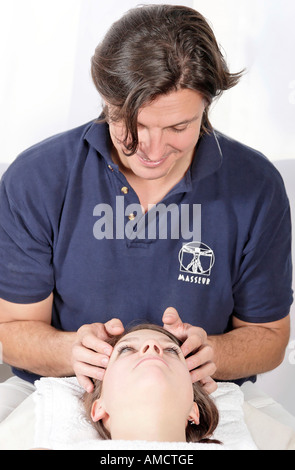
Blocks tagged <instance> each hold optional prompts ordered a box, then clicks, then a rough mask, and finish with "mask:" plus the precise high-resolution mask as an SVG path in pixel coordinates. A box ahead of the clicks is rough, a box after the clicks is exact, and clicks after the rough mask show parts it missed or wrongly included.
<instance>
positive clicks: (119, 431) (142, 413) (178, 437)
mask: <svg viewBox="0 0 295 470" xmlns="http://www.w3.org/2000/svg"><path fill="white" fill-rule="evenodd" d="M182 421H183V420H181V419H180V417H179V416H177V415H176V416H175V415H173V413H171V410H170V412H169V413H163V412H160V413H152V412H151V411H149V413H148V416H147V412H146V409H144V410H132V413H131V412H130V410H129V411H127V412H126V413H124V412H123V413H122V414H121V416H117V417H116V419H115V420H112V418H110V432H111V436H112V440H128V441H152V442H186V435H185V426H186V423H183V422H182Z"/></svg>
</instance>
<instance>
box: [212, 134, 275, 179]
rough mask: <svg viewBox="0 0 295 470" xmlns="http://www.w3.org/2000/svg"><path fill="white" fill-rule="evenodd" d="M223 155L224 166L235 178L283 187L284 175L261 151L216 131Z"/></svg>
mask: <svg viewBox="0 0 295 470" xmlns="http://www.w3.org/2000/svg"><path fill="white" fill-rule="evenodd" d="M214 133H215V137H216V139H217V141H218V144H219V146H220V149H221V152H222V156H223V167H224V169H225V170H227V172H228V173H230V174H231V175H232V177H233V179H234V180H236V181H237V180H238V181H244V182H245V184H249V186H252V184H257V182H259V181H260V182H261V183H263V185H266V184H267V185H269V184H271V185H275V186H278V187H283V186H284V184H283V180H282V177H281V175H280V173H279V171H278V170H277V168H276V167H275V165H274V164H273V163H272V162H271V160H270V159H269V158H268V157H267V156H266V155H264V154H263V153H262V152H261V151H259V150H257V149H254V148H252V147H250V146H248V145H246V144H244V143H242V142H240V141H238V140H235V139H233V138H231V137H229V136H227V135H225V134H223V133H221V132H219V131H216V130H215V131H214Z"/></svg>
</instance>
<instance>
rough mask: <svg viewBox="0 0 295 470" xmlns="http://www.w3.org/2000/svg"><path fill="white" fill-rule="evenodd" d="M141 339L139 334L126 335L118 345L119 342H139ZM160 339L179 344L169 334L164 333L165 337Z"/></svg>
mask: <svg viewBox="0 0 295 470" xmlns="http://www.w3.org/2000/svg"><path fill="white" fill-rule="evenodd" d="M139 340H140V338H139V337H138V336H129V337H127V338H126V337H125V336H124V338H121V339H120V341H118V342H117V344H116V346H118V344H120V343H123V342H129V341H131V342H132V341H137V342H138V341H139ZM160 341H161V342H162V341H164V342H165V343H170V344H171V343H173V344H176V346H178V344H177V343H176V342H175V341H173V339H171V338H169V336H164V335H163V338H160Z"/></svg>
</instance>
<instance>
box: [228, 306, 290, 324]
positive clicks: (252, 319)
mask: <svg viewBox="0 0 295 470" xmlns="http://www.w3.org/2000/svg"><path fill="white" fill-rule="evenodd" d="M289 313H290V308H288V309H286V310H285V311H284V312H281V313H280V314H278V313H274V314H273V315H268V316H267V317H265V316H264V317H261V316H258V315H255V316H254V315H252V316H250V315H243V314H239V313H236V312H235V313H234V316H235V317H236V318H238V320H241V321H244V322H247V323H271V322H274V321H279V320H282V319H283V318H286V317H287V316H288V315H289Z"/></svg>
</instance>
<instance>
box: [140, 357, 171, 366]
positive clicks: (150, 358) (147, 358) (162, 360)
mask: <svg viewBox="0 0 295 470" xmlns="http://www.w3.org/2000/svg"><path fill="white" fill-rule="evenodd" d="M146 361H160V362H162V363H163V364H165V366H167V367H168V364H167V363H166V361H164V359H161V358H160V357H156V356H155V357H154V356H149V357H145V358H144V359H141V360H140V361H139V362H138V363H137V364H136V366H135V367H137V366H139V364H142V363H143V362H146Z"/></svg>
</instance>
